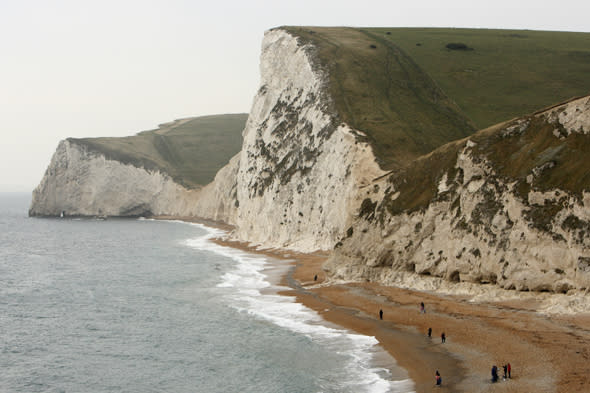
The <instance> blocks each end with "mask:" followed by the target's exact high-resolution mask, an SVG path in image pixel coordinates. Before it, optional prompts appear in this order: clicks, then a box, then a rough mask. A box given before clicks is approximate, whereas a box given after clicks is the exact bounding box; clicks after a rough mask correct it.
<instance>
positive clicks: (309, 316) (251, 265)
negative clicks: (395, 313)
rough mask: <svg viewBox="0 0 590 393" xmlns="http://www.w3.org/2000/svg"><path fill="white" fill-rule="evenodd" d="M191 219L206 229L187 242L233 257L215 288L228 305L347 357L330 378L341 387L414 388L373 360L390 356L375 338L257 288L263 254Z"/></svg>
mask: <svg viewBox="0 0 590 393" xmlns="http://www.w3.org/2000/svg"><path fill="white" fill-rule="evenodd" d="M194 225H197V226H199V227H201V228H202V229H204V230H206V231H207V234H206V235H204V236H201V237H199V238H195V239H190V240H188V241H187V245H189V246H191V247H194V248H197V249H199V250H208V251H212V252H215V253H217V254H220V255H223V256H226V257H229V258H231V259H233V260H234V261H235V262H236V265H235V267H234V268H233V269H232V270H231V271H229V272H227V273H225V274H224V275H223V276H222V279H221V280H222V281H221V282H220V283H219V284H218V285H217V287H218V288H227V289H228V292H227V299H228V300H229V302H230V303H231V305H232V306H233V307H234V308H236V309H237V310H239V311H240V312H246V313H248V314H250V315H252V316H254V317H256V318H260V319H264V320H267V321H269V322H271V323H273V324H275V325H277V326H280V327H282V328H285V329H288V330H289V331H292V332H295V333H298V334H302V335H305V336H307V337H308V338H309V339H311V340H313V341H315V342H317V343H318V344H319V345H321V346H322V347H324V348H326V350H327V351H331V352H333V353H338V354H340V355H342V356H343V357H344V358H345V359H348V360H347V363H346V364H345V365H344V366H343V367H344V370H343V371H344V372H343V375H345V376H346V378H347V380H345V381H342V380H340V381H338V382H333V383H335V384H336V383H337V384H339V386H340V387H341V388H342V389H341V390H343V391H355V392H371V393H372V392H375V393H377V392H413V391H414V384H413V382H412V381H411V380H410V379H407V378H406V379H402V380H392V379H391V377H392V376H391V373H390V371H389V369H388V368H385V367H379V366H376V365H375V359H376V358H377V357H387V358H388V359H390V361H391V362H393V359H392V358H391V357H389V356H388V355H387V354H386V353H385V351H384V350H383V349H381V348H380V347H379V346H378V341H377V340H376V339H375V338H374V337H370V336H364V335H359V334H354V333H352V332H350V331H347V330H344V329H342V328H338V327H331V326H328V323H327V322H326V321H324V320H323V319H322V317H321V316H320V315H319V314H318V313H316V312H315V311H313V310H311V309H309V308H307V307H305V306H304V305H302V304H300V303H297V302H296V301H295V298H294V297H289V296H283V295H276V294H273V293H272V292H271V293H267V292H269V291H264V292H263V291H262V289H265V288H269V287H270V286H271V284H270V283H269V282H268V281H267V277H266V275H265V274H263V270H264V268H265V267H267V265H268V263H269V262H268V259H267V258H266V257H264V256H260V255H253V254H248V253H246V252H244V251H242V250H238V249H233V248H229V247H223V246H220V245H218V244H216V243H213V242H211V241H210V239H212V238H215V237H221V236H223V235H224V232H223V231H221V230H218V229H213V228H208V227H205V226H203V225H200V224H194ZM274 289H276V290H280V289H281V288H279V287H275V288H274ZM339 386H331V387H327V389H328V390H331V391H334V390H336V391H337V390H340V389H339Z"/></svg>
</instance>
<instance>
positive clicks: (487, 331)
mask: <svg viewBox="0 0 590 393" xmlns="http://www.w3.org/2000/svg"><path fill="white" fill-rule="evenodd" d="M166 219H176V220H183V221H190V222H197V223H201V224H203V225H206V226H213V227H215V228H218V229H224V230H226V231H227V230H231V226H228V225H219V223H214V224H216V225H211V222H205V221H203V220H198V219H190V220H185V219H184V218H179V217H170V218H168V217H167V218H166ZM212 240H213V241H215V242H216V243H217V244H219V245H223V246H226V247H231V248H237V249H241V250H243V251H247V252H249V253H253V254H263V255H266V256H269V257H271V258H273V260H275V261H283V262H285V263H288V264H289V266H288V267H286V266H285V264H284V263H281V262H278V263H277V264H276V265H277V266H271V267H270V270H275V271H279V272H280V273H279V274H278V275H276V276H273V277H272V279H273V281H274V280H277V281H278V282H275V284H280V285H281V286H284V287H287V288H289V289H286V290H284V291H281V292H279V294H283V295H287V296H293V297H295V298H296V301H297V302H299V303H301V304H303V305H305V306H306V307H308V308H310V309H312V310H315V311H316V312H317V313H318V314H320V315H321V316H322V318H324V319H325V320H326V321H327V322H329V323H334V324H336V325H339V326H341V327H343V328H346V329H349V330H351V331H354V332H357V333H359V334H363V335H367V336H373V337H375V338H376V339H377V340H378V341H379V345H380V346H381V347H382V348H383V349H384V350H385V351H387V352H388V353H389V354H390V355H391V356H393V358H394V359H395V361H396V364H397V366H400V367H402V368H403V369H405V370H406V371H407V373H408V375H409V377H410V378H411V379H412V381H413V383H414V386H415V390H416V392H418V393H421V392H431V391H432V389H433V388H436V391H440V392H519V393H523V392H535V393H539V392H564V393H565V392H579V393H583V392H586V391H587V387H588V386H590V374H589V373H588V362H589V361H590V345H588V342H589V340H590V314H581V315H544V314H540V313H537V312H535V311H531V309H532V308H533V307H531V304H530V303H527V302H526V301H509V302H507V301H505V302H496V303H492V302H480V303H472V302H469V301H468V300H467V299H466V298H465V297H461V296H453V295H439V294H435V293H430V292H423V291H414V290H410V289H402V288H397V287H384V286H381V285H379V284H375V283H331V282H327V281H326V277H325V275H324V272H323V270H322V268H321V265H322V264H323V262H324V261H325V260H326V258H327V257H328V253H319V252H318V253H311V254H304V253H298V252H292V251H289V250H277V249H258V248H256V247H255V246H252V245H250V244H247V243H243V242H237V241H232V240H227V239H219V238H217V239H212ZM278 267H280V269H277V268H278ZM316 274H317V281H314V276H315V275H316ZM279 275H280V276H279ZM269 279H271V277H269ZM420 302H424V303H425V305H426V307H425V308H426V313H424V314H422V313H420V310H419V304H420ZM380 309H382V310H383V311H384V314H383V320H382V321H381V320H379V310H380ZM428 327H431V328H432V338H428V337H427V334H426V331H427V329H428ZM443 330H444V331H445V333H446V337H447V340H446V342H445V343H444V344H443V343H441V338H440V334H441V332H442V331H443ZM506 363H510V364H511V366H512V378H511V379H508V380H506V381H502V366H503V365H504V364H506ZM492 365H496V366H498V369H499V372H498V374H499V376H500V380H499V382H498V383H495V384H492V383H491V382H490V377H491V375H490V369H491V367H492ZM436 370H439V371H440V374H441V376H442V381H443V383H442V386H441V387H435V382H434V381H435V379H434V373H435V371H436Z"/></svg>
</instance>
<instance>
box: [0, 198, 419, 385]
mask: <svg viewBox="0 0 590 393" xmlns="http://www.w3.org/2000/svg"><path fill="white" fill-rule="evenodd" d="M29 203H30V197H29V195H27V194H0V351H1V356H0V369H1V372H0V392H142V393H144V392H408V391H412V390H413V384H412V382H411V381H409V380H407V379H405V378H400V377H399V375H403V371H400V370H398V371H399V372H398V371H396V370H397V369H396V366H395V362H394V360H393V359H392V358H390V357H389V356H388V355H386V354H385V353H384V352H383V351H382V350H381V349H380V348H379V347H378V346H377V345H376V341H375V340H374V338H372V337H365V336H360V335H356V334H353V333H352V332H349V331H345V330H343V329H341V328H339V327H336V326H329V325H328V324H327V323H325V322H324V321H322V320H321V318H320V317H319V316H318V315H317V314H315V313H314V312H313V311H311V310H309V309H306V308H305V307H303V306H302V305H300V304H298V303H295V302H294V300H293V299H291V298H289V297H285V296H278V295H275V294H273V292H272V289H273V288H272V285H271V284H270V282H269V280H268V278H267V277H266V276H265V274H264V269H265V267H267V266H268V263H269V261H268V260H266V259H264V258H263V257H261V256H258V255H248V254H246V253H244V252H242V251H239V250H235V249H229V248H223V247H220V246H217V245H215V244H214V243H212V242H210V241H209V239H210V238H211V237H214V236H219V235H220V234H221V233H220V232H218V231H216V230H213V229H209V228H205V227H202V226H199V225H193V224H187V223H179V222H164V221H152V220H141V219H140V220H131V219H128V220H124V219H108V220H93V219H42V218H29V217H27V209H28V205H29ZM269 289H271V290H270V291H269ZM390 370H394V373H393V374H394V375H396V377H393V376H392V373H391V371H390ZM395 378H397V379H401V380H395Z"/></svg>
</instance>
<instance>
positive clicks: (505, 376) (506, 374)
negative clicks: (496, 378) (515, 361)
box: [502, 364, 508, 380]
mask: <svg viewBox="0 0 590 393" xmlns="http://www.w3.org/2000/svg"><path fill="white" fill-rule="evenodd" d="M502 369H503V370H504V376H503V377H502V378H503V379H504V380H506V378H508V365H507V364H505V365H504V366H502Z"/></svg>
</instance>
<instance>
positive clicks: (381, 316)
mask: <svg viewBox="0 0 590 393" xmlns="http://www.w3.org/2000/svg"><path fill="white" fill-rule="evenodd" d="M379 319H381V320H383V310H379Z"/></svg>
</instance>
